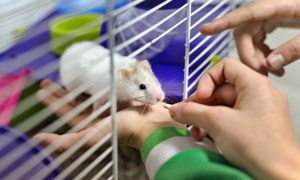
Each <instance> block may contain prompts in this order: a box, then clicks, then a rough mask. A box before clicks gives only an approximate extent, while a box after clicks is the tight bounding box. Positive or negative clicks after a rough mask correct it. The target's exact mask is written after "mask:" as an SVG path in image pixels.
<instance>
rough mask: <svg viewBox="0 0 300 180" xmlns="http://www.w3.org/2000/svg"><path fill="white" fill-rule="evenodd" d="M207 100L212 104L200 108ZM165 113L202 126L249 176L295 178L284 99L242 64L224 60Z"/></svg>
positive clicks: (297, 155) (297, 160) (299, 163)
mask: <svg viewBox="0 0 300 180" xmlns="http://www.w3.org/2000/svg"><path fill="white" fill-rule="evenodd" d="M208 101H218V104H215V105H205V103H206V102H208ZM202 102H205V103H204V104H203V103H202ZM170 114H171V116H172V117H173V119H174V120H175V121H177V122H180V123H183V124H191V125H194V126H196V127H201V128H203V129H204V130H205V131H206V133H208V134H209V135H210V137H211V138H212V139H213V140H214V141H215V143H216V144H217V146H218V147H219V148H220V149H221V151H222V152H223V155H224V156H225V158H226V159H228V160H229V161H230V162H231V163H233V164H235V165H236V166H238V167H240V168H242V169H244V170H245V171H247V172H249V173H250V174H251V175H253V176H254V177H255V178H258V179H299V177H300V174H299V169H300V151H299V145H298V142H297V139H296V137H295V134H294V131H293V128H292V125H291V121H290V116H289V110H288V101H287V97H286V96H285V95H284V94H283V93H282V92H281V91H279V90H278V89H276V88H275V87H274V86H273V85H272V82H271V81H270V80H269V79H268V78H267V77H265V76H263V75H261V74H259V73H257V72H255V71H253V70H252V69H250V68H248V67H247V66H245V65H243V64H242V63H239V62H237V61H234V60H232V59H228V58H227V59H225V60H223V61H221V62H220V63H218V64H216V65H215V66H213V67H212V68H211V69H210V70H208V71H207V72H206V73H205V74H204V75H203V77H202V78H201V79H200V82H199V84H198V88H197V90H196V93H195V95H193V96H191V97H190V98H189V99H187V100H186V101H184V102H181V103H178V104H175V105H173V106H172V107H171V109H170ZM194 129H195V128H194ZM195 134H196V135H195ZM200 134H201V133H200ZM202 135H203V134H202ZM193 136H197V133H195V132H194V135H193ZM198 136H199V135H198Z"/></svg>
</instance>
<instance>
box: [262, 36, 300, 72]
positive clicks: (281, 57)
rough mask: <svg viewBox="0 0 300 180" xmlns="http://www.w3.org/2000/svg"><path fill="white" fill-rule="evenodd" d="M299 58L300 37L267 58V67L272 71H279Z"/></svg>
mask: <svg viewBox="0 0 300 180" xmlns="http://www.w3.org/2000/svg"><path fill="white" fill-rule="evenodd" d="M299 58H300V36H297V37H295V38H294V39H291V40H289V41H288V42H286V43H284V44H283V45H281V46H279V47H278V48H276V49H275V50H274V51H273V52H271V54H269V56H268V57H267V66H268V68H269V69H271V70H279V69H281V68H283V67H284V66H285V65H287V64H290V63H292V62H294V61H295V60H297V59H299Z"/></svg>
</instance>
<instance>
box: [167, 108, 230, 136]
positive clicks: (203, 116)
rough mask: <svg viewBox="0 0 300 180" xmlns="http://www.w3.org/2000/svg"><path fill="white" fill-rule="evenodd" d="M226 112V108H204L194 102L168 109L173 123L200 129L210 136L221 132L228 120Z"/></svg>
mask: <svg viewBox="0 0 300 180" xmlns="http://www.w3.org/2000/svg"><path fill="white" fill-rule="evenodd" d="M226 111H227V112H226ZM228 112H229V111H228V109H226V107H222V106H206V105H203V104H199V103H194V102H181V103H178V104H174V105H173V106H171V108H170V115H171V117H172V118H173V119H174V120H175V121H177V122H179V123H183V124H190V125H194V126H197V127H202V128H204V129H205V130H206V131H207V132H208V133H209V134H210V135H212V134H216V132H219V131H221V129H222V126H223V125H225V124H226V121H227V119H228V118H226V113H228Z"/></svg>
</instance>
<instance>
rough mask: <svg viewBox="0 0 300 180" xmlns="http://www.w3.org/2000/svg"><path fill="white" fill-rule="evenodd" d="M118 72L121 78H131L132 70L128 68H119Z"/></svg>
mask: <svg viewBox="0 0 300 180" xmlns="http://www.w3.org/2000/svg"><path fill="white" fill-rule="evenodd" d="M117 73H118V75H119V77H120V79H122V80H129V77H130V71H129V70H128V69H119V70H118V72H117Z"/></svg>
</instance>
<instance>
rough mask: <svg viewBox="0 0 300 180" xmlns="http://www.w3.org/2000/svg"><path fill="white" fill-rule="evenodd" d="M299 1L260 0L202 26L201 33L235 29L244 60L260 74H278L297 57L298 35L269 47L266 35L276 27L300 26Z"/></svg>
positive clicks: (299, 37)
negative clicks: (274, 46) (266, 42)
mask: <svg viewBox="0 0 300 180" xmlns="http://www.w3.org/2000/svg"><path fill="white" fill-rule="evenodd" d="M299 7H300V1H299V0H275V1H274V0H260V1H256V2H253V3H250V4H248V5H245V6H242V7H240V8H238V9H237V10H234V11H232V12H231V13H229V14H227V15H225V16H223V17H221V18H219V19H216V20H214V21H212V22H210V23H207V24H204V25H202V26H201V28H200V29H201V30H200V31H201V32H202V33H203V34H209V35H212V34H216V33H219V32H222V31H224V30H226V29H230V28H236V30H235V31H234V37H235V41H236V47H237V50H238V54H239V56H240V59H241V61H242V62H243V63H245V64H246V65H248V66H249V67H251V68H253V69H254V70H256V71H259V72H260V73H263V74H267V73H268V71H271V72H273V73H274V74H276V75H278V76H282V75H283V74H284V69H283V67H284V66H285V65H287V64H290V63H292V62H293V61H295V60H297V59H299V58H300V36H297V37H295V38H294V39H291V40H289V41H288V42H286V43H284V44H282V45H280V46H279V47H277V48H275V49H274V50H271V49H270V48H269V47H268V45H267V44H265V42H264V41H265V39H266V35H267V34H268V33H270V32H272V31H273V30H274V29H275V28H276V27H279V26H282V27H300V21H299V20H300V9H299Z"/></svg>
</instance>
